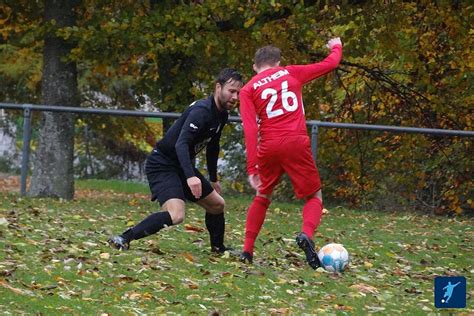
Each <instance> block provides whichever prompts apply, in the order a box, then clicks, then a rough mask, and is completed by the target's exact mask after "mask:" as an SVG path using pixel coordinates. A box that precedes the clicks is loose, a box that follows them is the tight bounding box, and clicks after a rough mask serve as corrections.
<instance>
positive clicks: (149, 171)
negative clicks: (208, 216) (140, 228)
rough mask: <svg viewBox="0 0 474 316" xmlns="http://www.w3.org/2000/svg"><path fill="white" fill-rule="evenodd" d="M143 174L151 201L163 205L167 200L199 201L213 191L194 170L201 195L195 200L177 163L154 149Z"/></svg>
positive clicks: (197, 171) (207, 182)
mask: <svg viewBox="0 0 474 316" xmlns="http://www.w3.org/2000/svg"><path fill="white" fill-rule="evenodd" d="M145 172H146V176H147V178H148V184H149V186H150V191H151V200H152V201H155V200H158V202H160V205H163V204H164V203H165V202H166V201H168V200H169V199H180V200H183V201H185V200H188V201H191V202H196V201H199V200H201V199H203V198H205V197H206V196H208V195H209V194H211V192H212V191H214V188H213V187H212V186H211V183H210V182H209V181H208V180H207V179H206V178H205V177H204V176H203V175H202V174H201V173H200V172H199V170H197V169H196V168H194V174H195V175H196V177H198V178H199V179H200V180H201V184H202V194H201V197H200V198H199V199H196V198H195V197H194V196H193V194H192V193H191V189H190V188H189V186H188V183H187V181H186V177H185V175H184V172H183V170H182V169H181V167H180V166H179V162H174V161H170V159H169V158H167V157H166V156H165V155H164V154H163V153H161V152H160V151H158V150H156V149H154V150H153V152H152V153H151V154H150V155H149V156H148V158H147V161H146V164H145Z"/></svg>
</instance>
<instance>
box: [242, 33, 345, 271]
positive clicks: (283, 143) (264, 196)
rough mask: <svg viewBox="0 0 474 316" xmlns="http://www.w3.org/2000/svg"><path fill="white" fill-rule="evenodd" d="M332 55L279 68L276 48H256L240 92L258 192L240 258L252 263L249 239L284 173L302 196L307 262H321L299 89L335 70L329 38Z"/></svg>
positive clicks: (314, 179)
mask: <svg viewBox="0 0 474 316" xmlns="http://www.w3.org/2000/svg"><path fill="white" fill-rule="evenodd" d="M326 46H327V47H328V48H329V49H330V50H331V53H330V54H329V55H328V56H327V57H326V58H325V59H324V60H322V61H321V62H318V63H314V64H308V65H290V66H285V67H283V66H280V49H278V48H276V47H274V46H265V47H262V48H260V49H259V50H257V52H256V53H255V60H254V65H253V69H254V70H255V72H256V73H257V74H256V75H255V76H254V77H253V78H252V79H251V80H250V81H249V82H248V83H247V84H246V85H245V86H244V87H243V88H242V89H241V91H240V115H241V117H242V122H243V127H244V136H245V146H246V151H247V172H248V174H249V182H250V185H251V186H252V187H253V188H254V189H255V190H256V191H257V194H256V196H255V198H254V200H253V202H252V204H251V205H250V207H249V209H248V213H247V221H246V225H245V242H244V249H243V252H242V254H241V255H240V260H241V261H242V262H248V263H252V261H253V250H254V243H255V240H256V238H257V236H258V233H259V232H260V229H261V227H262V224H263V221H264V220H265V215H266V212H267V209H268V206H269V205H270V197H271V194H272V191H273V188H274V187H275V185H277V184H278V182H279V180H280V177H281V176H282V175H283V174H284V173H287V174H288V176H289V177H290V179H291V182H292V185H293V189H294V192H295V194H296V196H297V197H298V198H300V199H305V200H306V203H305V205H304V207H303V225H302V228H301V233H299V234H298V236H297V237H296V242H297V244H298V246H299V247H300V248H301V249H302V250H303V251H304V252H305V255H306V260H307V262H308V264H309V265H310V266H311V267H312V268H313V269H316V268H317V267H319V266H320V262H319V259H318V256H317V253H316V251H315V249H314V242H313V234H314V231H315V230H316V228H317V226H318V225H319V222H320V219H321V214H322V209H323V204H322V192H321V182H320V179H319V173H318V169H317V168H316V165H315V163H314V160H313V155H312V153H311V144H310V139H309V137H308V133H307V130H306V118H305V115H304V108H303V99H302V95H301V90H302V87H303V85H305V84H306V83H308V82H310V81H311V80H314V79H316V78H318V77H321V76H323V75H325V74H327V73H329V72H330V71H332V70H334V69H335V68H336V67H337V65H338V64H339V62H340V60H341V58H342V43H341V40H340V39H339V38H333V39H331V40H329V41H328V43H327V45H326Z"/></svg>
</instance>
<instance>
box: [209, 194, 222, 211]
mask: <svg viewBox="0 0 474 316" xmlns="http://www.w3.org/2000/svg"><path fill="white" fill-rule="evenodd" d="M224 209H225V200H224V199H223V198H222V197H221V198H220V199H216V200H215V201H214V203H212V205H211V206H210V209H208V210H207V211H208V212H210V213H212V214H220V213H223V212H224Z"/></svg>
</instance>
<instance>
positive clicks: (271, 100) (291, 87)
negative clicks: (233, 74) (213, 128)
mask: <svg viewBox="0 0 474 316" xmlns="http://www.w3.org/2000/svg"><path fill="white" fill-rule="evenodd" d="M341 58H342V46H341V45H335V46H334V47H333V48H332V50H331V53H330V54H329V56H328V57H326V58H325V59H324V60H322V61H321V62H318V63H314V64H309V65H290V66H286V67H280V66H279V67H273V68H270V69H266V70H264V71H262V72H260V73H258V74H257V75H255V76H254V77H253V78H252V79H251V80H250V81H249V82H248V83H247V84H246V85H245V86H244V87H243V88H242V89H241V90H240V115H241V117H242V123H243V127H244V136H245V146H246V150H247V172H248V174H256V173H257V139H258V137H260V141H262V140H265V139H272V138H279V137H282V136H291V135H307V131H306V118H305V115H304V107H303V98H302V95H301V90H302V88H303V85H305V84H306V83H308V82H309V81H311V80H314V79H316V78H318V77H321V76H323V75H325V74H327V73H328V72H330V71H331V70H333V69H335V68H336V67H337V65H338V64H339V62H340V61H341ZM257 120H258V124H259V125H257Z"/></svg>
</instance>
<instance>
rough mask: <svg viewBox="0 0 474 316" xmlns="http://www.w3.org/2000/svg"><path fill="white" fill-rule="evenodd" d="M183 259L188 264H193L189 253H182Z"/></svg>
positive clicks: (192, 258)
mask: <svg viewBox="0 0 474 316" xmlns="http://www.w3.org/2000/svg"><path fill="white" fill-rule="evenodd" d="M183 257H184V259H185V260H186V261H187V262H188V263H194V257H193V255H192V254H190V253H189V252H185V253H183Z"/></svg>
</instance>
